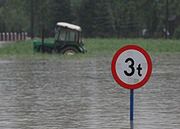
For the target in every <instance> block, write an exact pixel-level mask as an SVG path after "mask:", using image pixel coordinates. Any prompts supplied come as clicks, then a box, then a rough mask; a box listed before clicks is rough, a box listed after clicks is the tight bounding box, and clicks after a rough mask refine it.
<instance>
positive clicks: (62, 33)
mask: <svg viewBox="0 0 180 129" xmlns="http://www.w3.org/2000/svg"><path fill="white" fill-rule="evenodd" d="M81 32H82V30H81V27H79V26H77V25H73V24H70V23H65V22H58V23H57V24H56V28H55V38H54V41H53V42H50V41H45V40H44V38H43V37H44V36H42V41H34V42H33V48H34V51H36V52H48V53H52V52H57V53H62V54H64V55H74V54H75V53H85V52H87V51H86V49H85V48H84V44H83V42H82V33H81Z"/></svg>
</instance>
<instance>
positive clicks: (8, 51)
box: [0, 39, 180, 59]
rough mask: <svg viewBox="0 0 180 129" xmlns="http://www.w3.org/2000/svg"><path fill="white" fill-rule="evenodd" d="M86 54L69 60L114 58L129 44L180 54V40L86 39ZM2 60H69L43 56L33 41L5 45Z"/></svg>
mask: <svg viewBox="0 0 180 129" xmlns="http://www.w3.org/2000/svg"><path fill="white" fill-rule="evenodd" d="M84 43H85V47H86V49H87V51H88V52H87V53H86V54H77V55H76V56H74V57H68V58H76V57H78V58H83V57H85V58H86V57H96V56H112V55H113V54H114V53H115V51H117V50H118V49H119V48H120V47H122V46H123V45H127V44H137V45H140V46H141V47H143V48H144V49H146V50H147V51H148V52H150V53H162V52H170V53H175V52H180V40H170V39H168V40H165V39H85V40H84ZM0 58H35V59H57V58H67V57H64V56H62V55H59V54H41V53H35V52H34V51H33V41H32V40H28V41H20V42H16V43H10V44H9V43H7V44H3V45H2V46H1V47H0Z"/></svg>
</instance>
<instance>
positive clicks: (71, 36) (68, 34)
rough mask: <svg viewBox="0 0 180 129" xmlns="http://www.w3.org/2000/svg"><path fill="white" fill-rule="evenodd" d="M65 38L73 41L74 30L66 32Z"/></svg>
mask: <svg viewBox="0 0 180 129" xmlns="http://www.w3.org/2000/svg"><path fill="white" fill-rule="evenodd" d="M67 40H68V41H75V32H74V31H70V32H68V33H67Z"/></svg>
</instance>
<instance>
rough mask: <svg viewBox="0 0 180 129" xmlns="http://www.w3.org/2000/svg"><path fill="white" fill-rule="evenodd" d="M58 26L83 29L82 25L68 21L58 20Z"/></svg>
mask: <svg viewBox="0 0 180 129" xmlns="http://www.w3.org/2000/svg"><path fill="white" fill-rule="evenodd" d="M57 26H62V27H67V28H69V29H73V30H77V31H81V27H80V26H77V25H73V24H70V23H66V22H58V23H57Z"/></svg>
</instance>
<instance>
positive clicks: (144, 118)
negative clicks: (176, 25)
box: [0, 54, 180, 129]
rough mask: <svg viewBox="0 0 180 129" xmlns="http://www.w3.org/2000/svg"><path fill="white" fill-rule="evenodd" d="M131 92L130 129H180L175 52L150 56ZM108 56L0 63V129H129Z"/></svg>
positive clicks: (124, 94) (179, 63) (179, 57)
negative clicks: (148, 70) (147, 71)
mask: <svg viewBox="0 0 180 129" xmlns="http://www.w3.org/2000/svg"><path fill="white" fill-rule="evenodd" d="M153 60H154V69H153V74H152V77H151V79H150V81H149V82H148V83H147V84H146V86H144V87H143V88H141V89H138V90H135V121H134V129H179V128H180V54H166V55H161V56H159V57H158V58H157V57H155V56H154V57H153ZM110 67H111V57H101V58H100V57H99V58H96V59H95V58H94V59H93V58H92V59H81V60H75V59H72V60H63V61H61V60H60V61H55V62H54V61H46V60H40V61H37V60H34V61H31V60H24V61H22V60H15V59H14V60H1V61H0V129H130V125H129V90H125V89H123V88H121V87H119V86H118V85H117V84H116V83H115V82H114V81H113V78H112V76H111V71H110Z"/></svg>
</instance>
